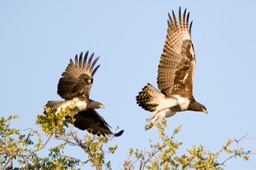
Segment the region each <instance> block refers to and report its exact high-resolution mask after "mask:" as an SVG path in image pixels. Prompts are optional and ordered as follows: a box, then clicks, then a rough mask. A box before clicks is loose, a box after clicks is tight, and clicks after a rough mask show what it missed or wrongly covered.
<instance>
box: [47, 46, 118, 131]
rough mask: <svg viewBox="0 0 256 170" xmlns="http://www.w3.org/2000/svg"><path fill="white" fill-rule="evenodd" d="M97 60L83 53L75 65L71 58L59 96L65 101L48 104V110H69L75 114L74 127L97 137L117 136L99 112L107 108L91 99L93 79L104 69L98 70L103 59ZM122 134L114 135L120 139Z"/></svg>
mask: <svg viewBox="0 0 256 170" xmlns="http://www.w3.org/2000/svg"><path fill="white" fill-rule="evenodd" d="M93 57H94V53H92V54H91V56H90V57H89V52H88V51H87V52H86V53H85V55H84V56H83V52H81V53H80V56H79V57H78V55H76V56H75V62H73V60H72V59H70V63H69V64H68V66H67V68H66V70H65V71H64V72H63V73H62V77H61V78H60V80H59V83H58V91H57V93H58V94H59V96H60V97H62V98H63V99H64V101H48V102H47V104H46V107H48V108H50V109H51V110H52V111H54V112H55V114H58V113H59V112H60V111H63V110H65V109H66V108H69V109H70V112H71V113H72V114H74V118H75V121H74V126H75V127H77V128H79V129H81V130H87V131H88V132H90V133H93V134H97V135H106V134H107V135H108V134H113V133H112V131H111V130H110V129H109V127H110V126H109V125H108V123H107V122H106V121H105V120H104V118H103V117H102V116H100V115H99V114H98V113H97V111H96V110H95V109H97V108H103V107H104V105H103V104H102V103H100V102H98V101H94V100H92V99H90V98H89V96H90V90H91V87H92V84H93V76H94V74H95V73H96V71H97V70H98V68H99V67H100V65H97V66H96V67H95V65H96V63H97V61H98V59H99V57H97V58H95V59H94V60H93ZM122 132H123V131H120V132H118V133H116V134H114V136H120V135H121V134H122Z"/></svg>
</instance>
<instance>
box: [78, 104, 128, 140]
mask: <svg viewBox="0 0 256 170" xmlns="http://www.w3.org/2000/svg"><path fill="white" fill-rule="evenodd" d="M74 118H75V119H76V120H75V122H74V126H75V127H77V128H79V129H80V130H87V131H88V132H89V133H92V134H94V135H95V134H97V135H104V136H105V135H109V134H113V133H112V131H111V130H110V129H109V127H110V126H109V124H108V123H107V122H106V121H105V120H104V118H103V117H102V116H101V115H100V114H98V112H97V111H96V110H94V109H88V110H86V111H81V112H78V114H76V115H74ZM122 133H123V130H121V131H120V132H118V133H116V134H114V136H116V137H118V136H121V135H122Z"/></svg>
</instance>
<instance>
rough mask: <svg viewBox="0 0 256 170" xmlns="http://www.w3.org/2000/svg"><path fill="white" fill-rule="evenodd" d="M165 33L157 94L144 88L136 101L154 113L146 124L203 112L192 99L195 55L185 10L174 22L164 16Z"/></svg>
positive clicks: (173, 17)
mask: <svg viewBox="0 0 256 170" xmlns="http://www.w3.org/2000/svg"><path fill="white" fill-rule="evenodd" d="M168 16H169V20H168V29H167V35H166V40H165V44H164V48H163V52H162V54H161V57H160V63H159V65H158V77H157V84H158V88H159V89H160V91H158V90H157V89H156V88H154V87H153V86H152V85H150V84H147V85H146V86H145V87H144V88H143V89H142V91H141V92H139V94H138V96H137V97H136V100H137V103H138V105H139V106H141V107H142V108H144V109H145V110H148V111H155V113H154V114H153V115H152V116H150V117H149V118H148V119H147V120H148V121H150V120H152V119H154V120H153V122H155V121H156V120H157V119H158V118H160V117H169V116H173V115H174V114H175V113H176V112H179V111H186V110H193V111H201V112H207V110H206V108H205V107H204V106H203V105H202V104H200V103H198V102H197V101H196V100H195V99H194V97H193V79H194V69H195V63H196V60H195V53H194V47H193V44H192V40H191V28H192V22H189V13H187V11H186V9H185V10H184V12H183V13H182V11H181V8H179V15H178V18H176V16H175V13H174V11H172V16H171V15H170V14H168Z"/></svg>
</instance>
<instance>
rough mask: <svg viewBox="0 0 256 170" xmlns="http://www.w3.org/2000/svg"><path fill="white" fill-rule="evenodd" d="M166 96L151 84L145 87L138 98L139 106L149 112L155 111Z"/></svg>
mask: <svg viewBox="0 0 256 170" xmlns="http://www.w3.org/2000/svg"><path fill="white" fill-rule="evenodd" d="M163 97H164V95H163V94H162V93H161V92H159V91H158V90H157V89H156V88H154V87H153V86H152V85H151V84H149V83H148V84H147V85H146V86H144V87H143V89H142V91H141V92H139V94H138V95H137V96H136V100H137V104H138V105H139V106H141V107H142V108H143V109H145V110H148V111H155V110H156V107H157V106H158V104H159V101H160V99H161V98H163Z"/></svg>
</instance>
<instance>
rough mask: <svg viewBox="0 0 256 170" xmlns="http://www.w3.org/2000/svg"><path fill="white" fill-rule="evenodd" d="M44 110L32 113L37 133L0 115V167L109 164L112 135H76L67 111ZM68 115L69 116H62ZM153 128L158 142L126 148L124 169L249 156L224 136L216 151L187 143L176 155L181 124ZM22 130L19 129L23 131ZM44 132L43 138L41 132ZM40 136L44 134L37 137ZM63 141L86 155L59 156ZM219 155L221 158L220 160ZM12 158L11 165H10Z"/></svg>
mask: <svg viewBox="0 0 256 170" xmlns="http://www.w3.org/2000/svg"><path fill="white" fill-rule="evenodd" d="M46 113H47V114H46V115H47V116H46V115H44V114H40V115H38V119H37V121H36V123H37V124H38V125H40V126H41V128H42V130H43V132H38V131H36V130H32V129H28V130H26V131H21V130H19V129H15V128H11V126H10V125H11V121H14V119H17V118H18V117H17V116H10V117H8V118H4V117H1V118H0V168H1V169H10V168H13V169H15V168H21V169H59V170H62V169H79V167H81V166H82V165H84V164H87V163H90V165H91V166H92V167H94V168H95V169H97V170H101V169H103V167H104V169H111V162H110V161H108V160H106V154H115V151H116V149H118V145H114V146H108V147H106V146H107V145H108V144H107V143H108V142H109V141H110V140H111V139H112V137H110V136H94V135H90V134H86V135H85V136H84V137H82V138H81V137H79V136H78V135H77V133H76V132H75V131H73V130H72V128H68V127H69V124H70V123H72V122H73V121H74V120H73V117H72V115H70V114H69V112H68V110H67V111H63V112H60V114H58V115H55V114H54V113H52V112H51V111H50V110H47V111H46ZM67 116H68V117H70V119H66V118H67ZM155 126H156V128H157V129H158V134H157V137H158V138H159V140H158V141H153V140H151V139H149V146H150V150H149V151H147V150H146V149H137V148H130V152H129V155H130V157H129V159H128V160H125V161H124V163H123V168H124V169H126V170H132V169H140V170H143V169H166V170H169V169H173V170H174V169H203V170H204V169H207V170H208V169H218V170H221V169H223V167H224V165H225V163H226V162H227V161H228V160H230V159H232V158H235V157H240V158H242V159H243V160H245V161H247V160H249V157H250V155H251V151H250V150H243V148H242V147H240V148H233V147H232V144H234V143H238V142H240V141H241V140H242V139H243V138H241V139H239V140H227V142H226V143H225V144H224V145H223V147H222V148H221V149H220V150H219V151H217V152H211V151H207V150H206V149H205V148H204V146H203V145H199V146H192V147H191V148H190V149H187V150H186V151H182V152H181V153H184V154H182V155H178V154H177V153H178V151H179V153H180V147H181V146H182V142H180V141H177V140H176V139H175V136H176V134H178V133H180V130H181V126H178V127H177V128H176V129H174V131H173V133H172V134H171V136H168V134H166V133H165V129H166V127H167V122H166V120H165V119H162V120H161V121H159V122H157V123H156V124H155ZM24 132H25V133H24ZM45 136H46V137H45ZM43 138H44V139H43ZM56 138H57V139H61V141H62V142H59V143H58V144H56V145H55V146H53V147H50V148H49V149H48V155H46V156H43V157H40V156H39V155H40V154H38V152H39V151H40V150H43V149H46V145H48V144H49V141H51V140H56ZM67 145H72V146H74V147H76V148H75V149H81V150H82V151H83V152H84V154H85V158H88V159H87V160H80V159H78V158H75V157H74V156H68V155H65V149H66V146H67ZM220 155H222V157H226V159H225V160H224V161H220V160H219V159H220ZM13 161H16V162H17V163H16V162H15V166H16V167H13Z"/></svg>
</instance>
